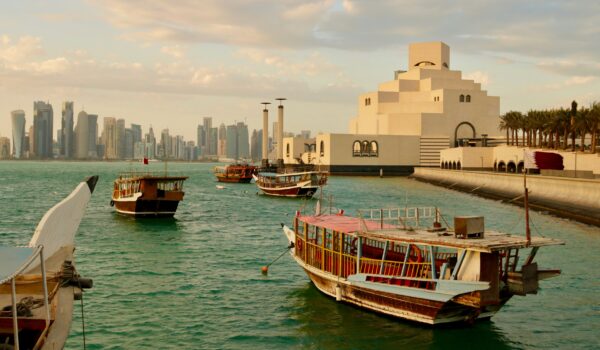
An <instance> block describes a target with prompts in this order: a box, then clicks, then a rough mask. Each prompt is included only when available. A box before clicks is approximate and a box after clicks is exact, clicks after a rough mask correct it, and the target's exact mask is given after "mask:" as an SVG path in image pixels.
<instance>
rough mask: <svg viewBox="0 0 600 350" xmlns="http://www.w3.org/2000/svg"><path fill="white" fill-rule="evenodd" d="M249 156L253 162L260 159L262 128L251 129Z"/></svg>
mask: <svg viewBox="0 0 600 350" xmlns="http://www.w3.org/2000/svg"><path fill="white" fill-rule="evenodd" d="M250 158H251V159H252V161H253V162H257V161H260V160H261V159H262V129H261V130H258V131H256V129H254V130H253V131H252V136H251V137H250Z"/></svg>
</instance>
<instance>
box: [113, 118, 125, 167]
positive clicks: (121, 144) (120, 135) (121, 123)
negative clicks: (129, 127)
mask: <svg viewBox="0 0 600 350" xmlns="http://www.w3.org/2000/svg"><path fill="white" fill-rule="evenodd" d="M115 139H116V142H117V144H116V146H117V147H116V148H117V159H124V158H125V119H117V129H116V130H115Z"/></svg>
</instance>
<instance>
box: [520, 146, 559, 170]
mask: <svg viewBox="0 0 600 350" xmlns="http://www.w3.org/2000/svg"><path fill="white" fill-rule="evenodd" d="M524 152H525V154H524V156H523V158H524V160H525V168H526V169H551V170H563V169H564V168H565V167H564V165H563V157H562V156H561V155H560V154H558V153H552V152H540V151H530V150H527V149H526V150H524Z"/></svg>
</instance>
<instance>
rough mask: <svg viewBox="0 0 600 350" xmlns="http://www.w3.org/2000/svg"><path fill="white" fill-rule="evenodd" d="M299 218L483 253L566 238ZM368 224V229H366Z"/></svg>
mask: <svg viewBox="0 0 600 350" xmlns="http://www.w3.org/2000/svg"><path fill="white" fill-rule="evenodd" d="M299 220H300V221H302V222H306V223H308V224H310V225H314V226H319V227H324V228H327V229H330V230H333V231H338V232H343V233H350V234H356V235H358V236H360V237H365V238H373V239H378V240H390V241H395V242H402V243H414V244H425V245H431V246H438V247H453V248H460V249H469V250H474V251H480V252H488V253H489V252H493V251H498V250H504V249H508V248H510V249H514V248H526V247H542V246H551V245H563V244H565V243H564V242H563V241H561V240H558V239H553V238H545V237H531V242H530V243H529V244H527V239H526V238H525V237H524V236H518V235H513V234H510V233H502V232H497V231H485V233H484V237H483V238H466V239H465V238H457V237H455V235H454V231H453V230H450V229H442V230H436V231H428V230H426V229H413V230H410V229H402V228H398V227H395V226H393V225H389V224H385V223H384V224H383V226H382V225H381V222H379V221H373V220H361V219H360V218H356V217H351V216H343V215H320V216H300V217H299ZM365 226H366V230H365V229H364V228H365Z"/></svg>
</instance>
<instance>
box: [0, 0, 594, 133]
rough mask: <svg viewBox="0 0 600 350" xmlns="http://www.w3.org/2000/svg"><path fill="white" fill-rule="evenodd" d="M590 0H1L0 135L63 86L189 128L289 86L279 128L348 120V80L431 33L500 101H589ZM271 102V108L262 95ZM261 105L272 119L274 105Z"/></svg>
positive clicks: (376, 76) (175, 129)
mask: <svg viewBox="0 0 600 350" xmlns="http://www.w3.org/2000/svg"><path fill="white" fill-rule="evenodd" d="M599 23H600V2H599V1H522V0H519V1H512V0H504V1H461V0H456V1H428V0H420V1H374V0H365V1H358V0H357V1H355V0H322V1H296V0H277V1H259V0H256V1H252V0H226V1H224V0H204V1H191V0H177V1H167V0H164V1H162V0H161V1H152V0H143V1H142V0H102V1H101V0H98V1H94V0H90V1H76V0H67V1H58V0H55V1H34V0H19V1H3V2H1V3H0V136H9V137H10V136H11V135H10V134H11V124H10V112H11V111H12V110H15V109H23V110H24V111H25V114H26V119H27V128H28V127H29V125H31V123H32V113H33V101H34V100H44V101H50V103H52V105H53V107H54V125H55V128H58V127H59V126H60V115H61V104H62V101H65V100H70V101H74V102H75V113H76V114H77V113H78V112H79V111H81V110H82V109H85V111H86V112H88V113H94V114H98V115H99V124H100V129H101V128H102V118H103V117H117V118H124V119H125V120H126V122H127V125H129V123H138V124H142V126H143V131H144V133H145V132H146V131H147V129H148V126H149V125H150V124H152V126H153V127H154V129H155V132H159V131H160V130H161V129H163V128H166V127H168V128H169V129H170V130H171V133H172V134H181V135H183V136H184V137H185V138H186V139H187V140H195V131H196V126H197V125H198V123H201V120H202V117H206V116H210V117H213V125H214V124H217V125H218V124H220V123H221V122H224V123H226V124H228V123H232V122H234V121H244V120H245V121H246V122H247V123H248V124H249V127H250V130H252V129H253V128H260V127H262V124H261V123H262V121H261V120H262V113H261V106H260V102H262V101H271V102H275V101H274V99H275V98H276V97H287V98H288V101H287V102H286V103H285V105H286V131H293V132H299V131H300V130H301V129H309V130H312V131H313V133H316V132H319V131H331V132H347V130H348V121H349V120H350V118H351V117H353V116H354V115H355V114H356V110H357V106H356V103H357V97H358V94H359V93H363V92H368V91H373V90H375V89H376V88H377V84H378V83H380V82H384V81H388V80H391V79H393V71H394V70H397V69H406V65H407V45H408V44H409V43H411V42H419V41H438V40H439V41H443V42H445V43H446V44H448V45H449V46H450V49H451V59H450V63H451V64H450V68H451V69H457V70H461V71H463V74H464V76H466V77H468V78H470V79H474V80H476V81H477V82H480V83H482V85H483V88H484V89H486V90H487V91H488V93H489V94H490V95H495V96H500V106H501V107H500V108H501V112H506V111H508V110H512V109H515V110H521V111H527V110H528V109H530V108H549V107H556V106H568V105H569V103H570V101H572V100H573V99H575V100H577V101H578V102H580V103H583V104H588V103H590V102H591V101H595V100H598V101H600V79H598V78H599V76H600V44H599V42H600V25H599ZM271 110H272V112H271V116H272V117H274V116H275V113H274V111H275V109H273V108H272V109H271ZM273 119H274V118H271V120H273Z"/></svg>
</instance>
